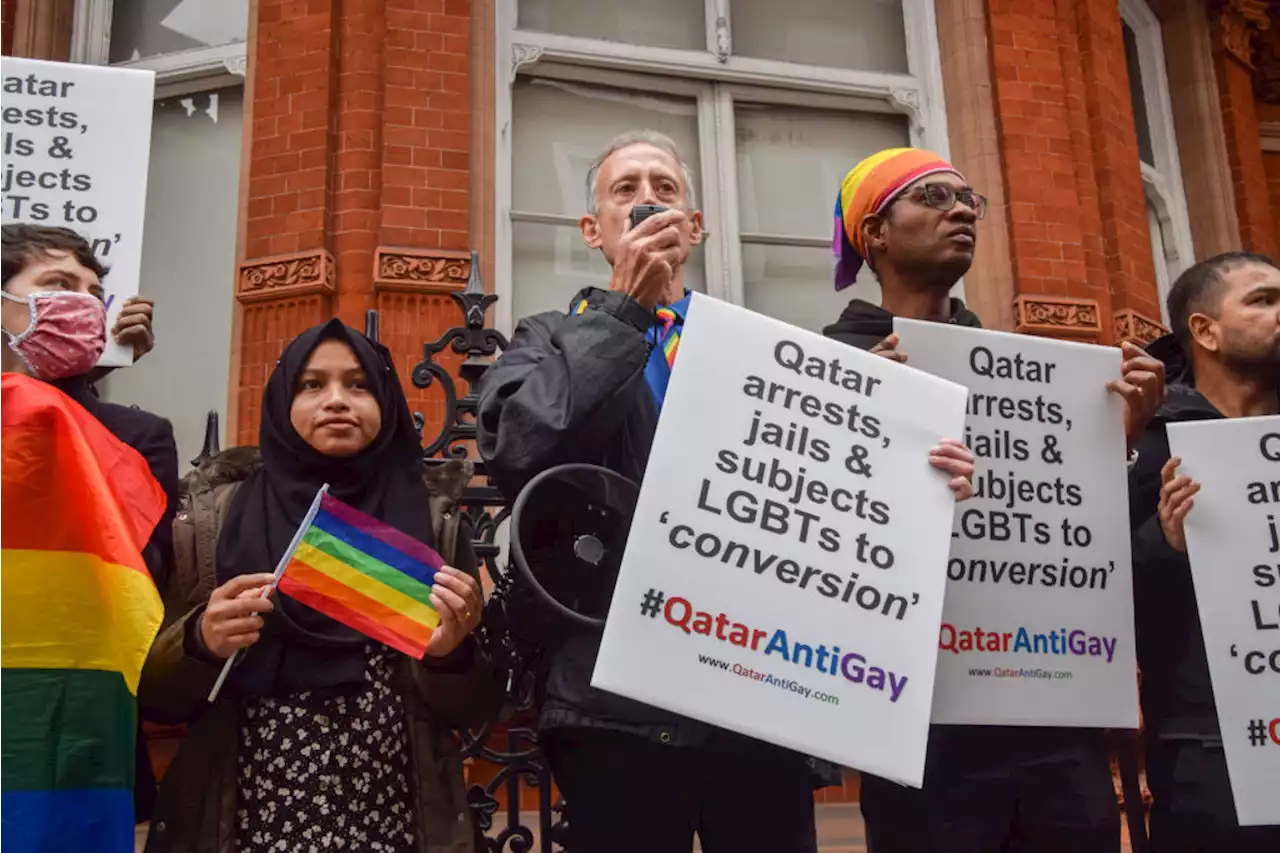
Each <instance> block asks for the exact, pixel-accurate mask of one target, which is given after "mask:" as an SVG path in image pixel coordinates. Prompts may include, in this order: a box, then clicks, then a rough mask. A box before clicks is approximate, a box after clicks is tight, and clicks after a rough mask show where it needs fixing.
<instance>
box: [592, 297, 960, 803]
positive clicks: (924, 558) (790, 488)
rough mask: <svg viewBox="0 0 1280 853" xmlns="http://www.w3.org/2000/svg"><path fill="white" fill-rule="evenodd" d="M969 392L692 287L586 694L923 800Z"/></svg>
mask: <svg viewBox="0 0 1280 853" xmlns="http://www.w3.org/2000/svg"><path fill="white" fill-rule="evenodd" d="M964 399H965V394H964V389H963V388H960V387H959V386H957V385H955V384H953V383H950V382H945V381H943V380H940V379H937V378H935V377H932V376H928V375H926V374H924V373H920V372H919V371H915V370H912V369H911V368H908V367H904V366H902V365H899V364H895V363H893V362H890V361H888V360H886V359H883V358H880V357H878V356H872V355H869V354H867V353H863V352H860V351H856V350H851V349H850V348H848V347H846V346H845V345H844V344H840V343H837V342H835V341H831V340H828V339H826V338H823V337H820V336H818V335H815V334H813V333H811V332H806V331H803V330H801V329H797V328H794V327H791V326H788V325H786V324H784V323H781V322H779V321H777V320H773V319H770V318H768V317H764V316H762V315H759V314H755V313H752V312H750V311H748V310H746V309H744V308H739V307H736V306H733V305H729V304H726V303H723V302H719V301H717V300H715V299H712V298H710V297H706V296H701V295H698V294H694V297H693V302H692V304H691V306H690V310H689V316H688V318H687V320H686V322H685V326H684V332H683V334H682V336H681V340H680V352H679V358H678V361H677V364H676V369H675V370H674V371H673V373H672V377H671V385H670V386H669V388H668V390H667V394H666V398H665V400H664V403H663V411H662V417H661V419H660V421H659V424H658V430H657V435H656V436H655V438H654V443H653V449H652V452H651V454H650V456H649V464H648V468H647V470H646V473H645V479H644V483H643V484H642V487H641V492H640V498H639V503H638V504H637V507H636V513H635V517H634V519H633V521H632V524H631V531H630V535H629V536H628V539H627V547H626V552H625V554H624V556H623V560H622V566H621V569H620V574H619V578H618V583H617V586H616V587H615V589H614V594H613V600H612V603H611V606H610V609H609V616H608V620H607V622H606V625H605V631H604V638H603V643H602V645H601V648H600V655H599V657H598V659H597V662H596V668H595V673H594V675H593V678H592V684H593V685H594V686H596V687H599V688H603V689H605V690H609V691H612V692H614V693H619V694H622V695H624V696H629V697H631V698H634V699H638V700H640V701H643V702H647V703H649V704H651V705H656V706H658V707H661V708H666V709H668V710H671V711H675V712H677V713H680V714H684V715H687V716H690V717H694V718H697V719H700V720H704V721H706V722H709V723H713V724H715V725H718V726H722V727H724V728H727V729H732V730H734V731H738V732H742V733H744V734H748V735H751V736H753V737H756V738H760V739H761V740H766V741H770V742H772V743H776V744H780V745H783V746H787V747H790V748H792V749H795V750H798V751H800V752H802V753H806V754H809V755H815V756H819V757H822V758H828V759H831V760H833V761H836V762H839V763H841V764H846V765H849V766H852V767H857V768H860V769H863V770H868V771H871V772H873V773H876V774H878V775H881V776H885V777H888V778H890V779H896V780H899V781H902V782H906V783H908V784H912V785H915V786H917V787H918V786H919V785H920V783H921V778H922V775H923V772H924V757H925V746H926V743H927V740H928V737H927V732H928V724H929V707H930V700H931V698H932V692H933V670H934V666H935V661H936V653H935V644H936V637H937V630H938V622H939V619H940V618H941V615H942V595H943V589H944V585H945V570H946V558H947V549H948V547H949V542H950V529H951V521H952V517H953V515H954V513H955V500H954V495H953V494H952V492H951V491H950V490H949V489H948V487H947V481H948V479H949V477H948V475H946V474H945V473H943V472H940V471H937V470H935V469H933V468H932V467H930V465H929V462H928V452H929V449H930V448H931V447H933V446H934V445H935V444H937V442H938V441H939V439H942V438H944V437H948V436H950V437H958V436H959V434H960V431H961V429H962V428H963V423H964Z"/></svg>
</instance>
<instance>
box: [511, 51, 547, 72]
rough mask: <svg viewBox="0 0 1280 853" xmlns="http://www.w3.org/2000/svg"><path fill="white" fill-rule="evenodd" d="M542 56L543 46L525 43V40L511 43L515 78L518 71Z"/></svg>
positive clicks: (512, 68) (512, 67) (512, 70)
mask: <svg viewBox="0 0 1280 853" xmlns="http://www.w3.org/2000/svg"><path fill="white" fill-rule="evenodd" d="M541 58H542V48H540V47H538V46H537V45H536V44H524V43H523V42H515V43H513V44H512V45H511V76H512V78H514V77H515V76H516V72H517V71H519V70H520V69H521V68H523V67H524V66H526V65H529V64H530V63H533V62H537V61H538V60H539V59H541Z"/></svg>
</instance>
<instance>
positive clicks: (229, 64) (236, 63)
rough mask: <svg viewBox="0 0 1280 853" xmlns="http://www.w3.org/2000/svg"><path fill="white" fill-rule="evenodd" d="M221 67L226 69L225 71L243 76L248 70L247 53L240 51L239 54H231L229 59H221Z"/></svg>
mask: <svg viewBox="0 0 1280 853" xmlns="http://www.w3.org/2000/svg"><path fill="white" fill-rule="evenodd" d="M222 67H223V68H225V69H227V73H229V74H235V75H237V76H239V77H243V76H244V75H245V73H246V72H248V70H249V55H248V54H247V53H242V54H240V55H239V56H233V57H231V58H230V59H224V60H222Z"/></svg>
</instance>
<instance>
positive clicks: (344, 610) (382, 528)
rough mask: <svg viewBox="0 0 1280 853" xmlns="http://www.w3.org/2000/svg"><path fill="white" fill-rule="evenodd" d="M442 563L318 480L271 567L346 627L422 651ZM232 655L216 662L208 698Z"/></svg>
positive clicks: (281, 585)
mask: <svg viewBox="0 0 1280 853" xmlns="http://www.w3.org/2000/svg"><path fill="white" fill-rule="evenodd" d="M423 511H424V512H425V511H426V507H423ZM443 565H444V560H442V559H441V558H440V555H439V554H437V553H436V552H435V551H433V550H432V549H431V548H429V547H428V546H427V545H425V544H423V543H422V542H419V541H418V540H417V539H414V538H413V537H412V536H409V535H407V534H405V533H402V532H400V531H399V530H396V529H395V528H394V527H391V526H390V525H388V524H386V523H384V522H381V521H379V520H378V519H376V518H374V517H373V516H370V515H366V514H364V513H363V512H361V511H360V510H358V509H355V508H354V507H350V506H347V505H346V504H344V503H343V502H342V501H340V500H338V499H337V498H335V497H334V496H333V495H331V494H329V491H328V486H325V487H322V488H321V489H320V491H319V492H318V493H317V494H316V498H315V500H314V501H313V502H312V504H311V509H310V510H309V511H308V512H307V515H306V517H305V518H303V521H302V524H301V526H299V527H298V532H297V533H295V534H294V537H293V542H291V543H290V545H289V548H288V550H286V551H285V553H284V555H283V556H282V557H281V559H280V564H279V565H278V566H277V567H276V582H275V587H276V588H278V589H279V590H280V591H281V592H283V593H284V594H285V595H288V596H290V597H292V598H296V599H297V600H298V601H301V602H302V603H303V604H305V605H307V606H308V607H311V608H313V609H315V610H318V611H320V612H321V613H323V614H324V615H326V616H328V617H329V618H331V619H336V620H337V621H339V622H341V623H342V624H343V625H346V626H347V627H349V628H354V629H355V630H357V631H359V632H360V633H362V634H365V635H366V636H369V637H372V638H373V639H375V640H377V641H378V642H380V643H383V644H385V645H387V646H390V647H391V648H393V649H397V650H399V651H402V652H404V653H405V654H407V655H409V656H410V657H414V658H421V657H422V656H423V654H425V653H426V650H427V641H428V640H430V639H431V631H432V630H433V629H434V628H435V627H436V625H439V624H440V614H438V613H436V609H435V608H434V607H432V606H431V584H432V583H433V581H434V579H435V574H436V571H437V570H438V569H440V568H441V567H442V566H443ZM270 593H271V589H268V590H266V594H268V595H269V594H270ZM235 659H236V658H235V657H232V658H231V659H230V660H228V661H227V663H226V665H225V666H224V667H223V670H222V674H221V675H220V676H219V677H218V682H217V683H216V684H215V685H214V687H213V691H212V692H211V693H210V694H209V701H210V702H212V701H213V700H214V699H215V698H217V695H218V691H219V690H220V689H221V688H222V683H223V681H224V680H225V679H226V675H227V673H228V672H229V671H230V669H231V666H232V664H233V662H234V661H235Z"/></svg>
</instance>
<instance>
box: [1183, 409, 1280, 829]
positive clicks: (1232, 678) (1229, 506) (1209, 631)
mask: <svg viewBox="0 0 1280 853" xmlns="http://www.w3.org/2000/svg"><path fill="white" fill-rule="evenodd" d="M1167 429H1168V434H1169V451H1170V452H1171V453H1172V454H1173V455H1174V456H1179V457H1181V458H1182V465H1181V466H1179V469H1178V473H1180V474H1186V475H1187V476H1188V477H1190V478H1191V479H1192V480H1194V481H1196V482H1197V483H1199V484H1200V493H1199V494H1197V495H1196V496H1195V506H1193V507H1192V508H1191V511H1190V512H1189V513H1187V518H1186V522H1185V530H1186V534H1187V552H1188V554H1189V555H1190V557H1191V577H1192V579H1193V581H1194V583H1195V589H1196V604H1197V606H1198V607H1199V608H1200V627H1201V629H1202V630H1203V632H1204V648H1205V652H1206V654H1207V655H1208V657H1209V678H1210V680H1211V681H1212V682H1213V701H1214V704H1215V705H1216V706H1217V708H1218V724H1219V725H1220V726H1221V728H1222V745H1223V748H1224V749H1225V751H1226V754H1227V773H1228V775H1229V776H1230V777H1231V793H1232V795H1233V796H1234V797H1235V801H1236V816H1237V817H1238V818H1239V820H1240V824H1241V825H1242V826H1257V825H1260V824H1278V823H1280V795H1278V792H1280V533H1278V532H1277V531H1278V530H1280V527H1278V525H1280V520H1278V519H1280V417H1269V418H1232V419H1230V420H1215V421H1196V422H1189V423H1176V424H1169V425H1168V428H1167Z"/></svg>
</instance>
